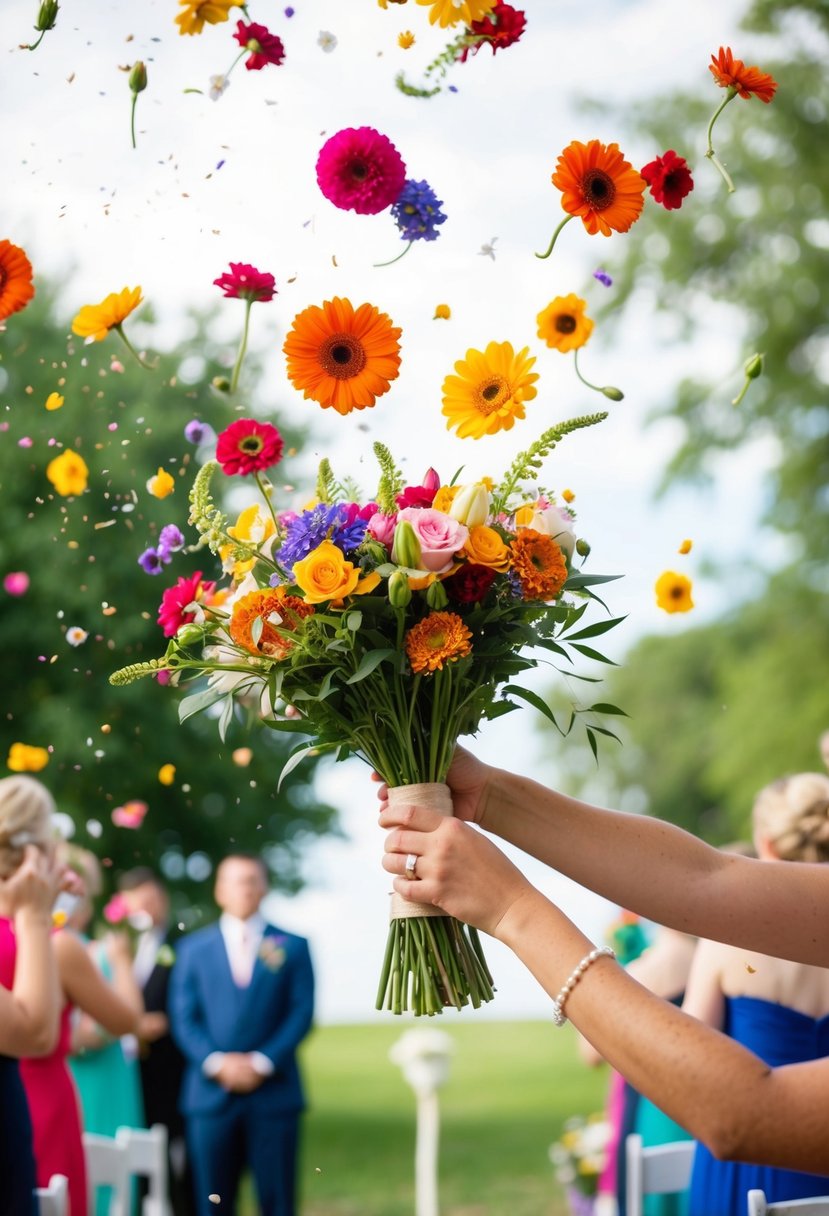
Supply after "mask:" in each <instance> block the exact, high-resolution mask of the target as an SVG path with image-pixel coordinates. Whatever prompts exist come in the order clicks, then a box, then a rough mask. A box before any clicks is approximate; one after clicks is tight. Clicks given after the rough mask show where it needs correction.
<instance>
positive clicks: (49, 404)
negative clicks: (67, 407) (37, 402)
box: [44, 393, 63, 410]
mask: <svg viewBox="0 0 829 1216" xmlns="http://www.w3.org/2000/svg"><path fill="white" fill-rule="evenodd" d="M44 405H45V407H46V409H47V410H59V409H60V407H61V406H62V405H63V397H61V395H60V393H50V394H49V396H48V397H47V398H46V401H45V402H44Z"/></svg>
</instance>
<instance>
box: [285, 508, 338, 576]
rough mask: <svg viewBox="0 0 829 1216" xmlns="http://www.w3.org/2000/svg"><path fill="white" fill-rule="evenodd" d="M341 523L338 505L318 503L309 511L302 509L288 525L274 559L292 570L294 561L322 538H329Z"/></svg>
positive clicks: (314, 546)
mask: <svg viewBox="0 0 829 1216" xmlns="http://www.w3.org/2000/svg"><path fill="white" fill-rule="evenodd" d="M341 523H342V517H341V515H340V507H339V506H333V507H332V506H331V505H330V504H329V503H324V502H321V503H318V504H317V506H315V507H312V508H311V510H310V511H303V512H302V513H301V514H300V515H298V516H297V518H296V519H295V520H294V521H293V523H290V524H289V525H288V530H287V532H286V534H285V539H284V541H283V542H282V545H281V546H280V548H279V551H278V552H277V553H276V555H275V556H276V560H277V561H278V562H279V564H280V565H281V566H284V567H285V569H286V570H292V569H293V567H294V564H295V563H296V562H299V561H302V559H303V557H306V556H307V555H308V554H309V553H310V552H311V550H312V549H316V547H317V545H319V544H321V543H322V542H323V541H324V540H330V539H331V534H332V532H334V531H335V529H336V528H337V527H338V526H339V525H340V524H341Z"/></svg>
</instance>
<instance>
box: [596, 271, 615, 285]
mask: <svg viewBox="0 0 829 1216" xmlns="http://www.w3.org/2000/svg"><path fill="white" fill-rule="evenodd" d="M593 278H594V279H597V280H598V282H599V283H601V284H602V286H603V287H612V286H613V280H612V279H611V277H610V275H609V274H608V273H607V271H606V270H594V271H593Z"/></svg>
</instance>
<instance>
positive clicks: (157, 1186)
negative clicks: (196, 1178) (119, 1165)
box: [115, 1123, 172, 1216]
mask: <svg viewBox="0 0 829 1216" xmlns="http://www.w3.org/2000/svg"><path fill="white" fill-rule="evenodd" d="M115 1139H116V1141H117V1143H118V1144H123V1145H124V1148H125V1149H126V1153H127V1162H128V1165H129V1172H130V1174H131V1175H137V1176H138V1177H141V1178H146V1179H147V1180H148V1182H149V1190H148V1193H147V1194H146V1195H145V1196H144V1203H143V1204H142V1207H141V1216H172V1208H171V1207H170V1184H169V1177H168V1168H167V1128H166V1127H164V1125H163V1124H162V1123H155V1124H153V1126H152V1127H151V1128H150V1130H149V1131H144V1130H142V1129H140V1128H137V1127H119V1128H118V1130H117V1131H116V1133H115Z"/></svg>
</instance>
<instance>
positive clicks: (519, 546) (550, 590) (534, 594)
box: [509, 528, 567, 602]
mask: <svg viewBox="0 0 829 1216" xmlns="http://www.w3.org/2000/svg"><path fill="white" fill-rule="evenodd" d="M509 548H510V557H511V559H512V571H513V573H514V574H515V575H516V576H517V578H518V580H519V582H520V585H521V595H522V597H523V598H524V599H525V600H545V601H548V602H549V601H550V600H554V599H555V598H556V597H557V596H558V594H559V592H560V591H561V589H562V587H563V586H564V584H565V583H566V582H567V562H566V561H565V560H564V554H563V553H562V551H561V548H560V546H559V545H558V544H557V543H556V542H555V541H554V540H553V538H552V537H551V536H547V535H546V533H544V532H536V531H535V529H534V528H522V529H521V531H520V532H519V533H518V535H517V536H516V538H515V540H514V541H513V542H512V543H511V545H510V547H509Z"/></svg>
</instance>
